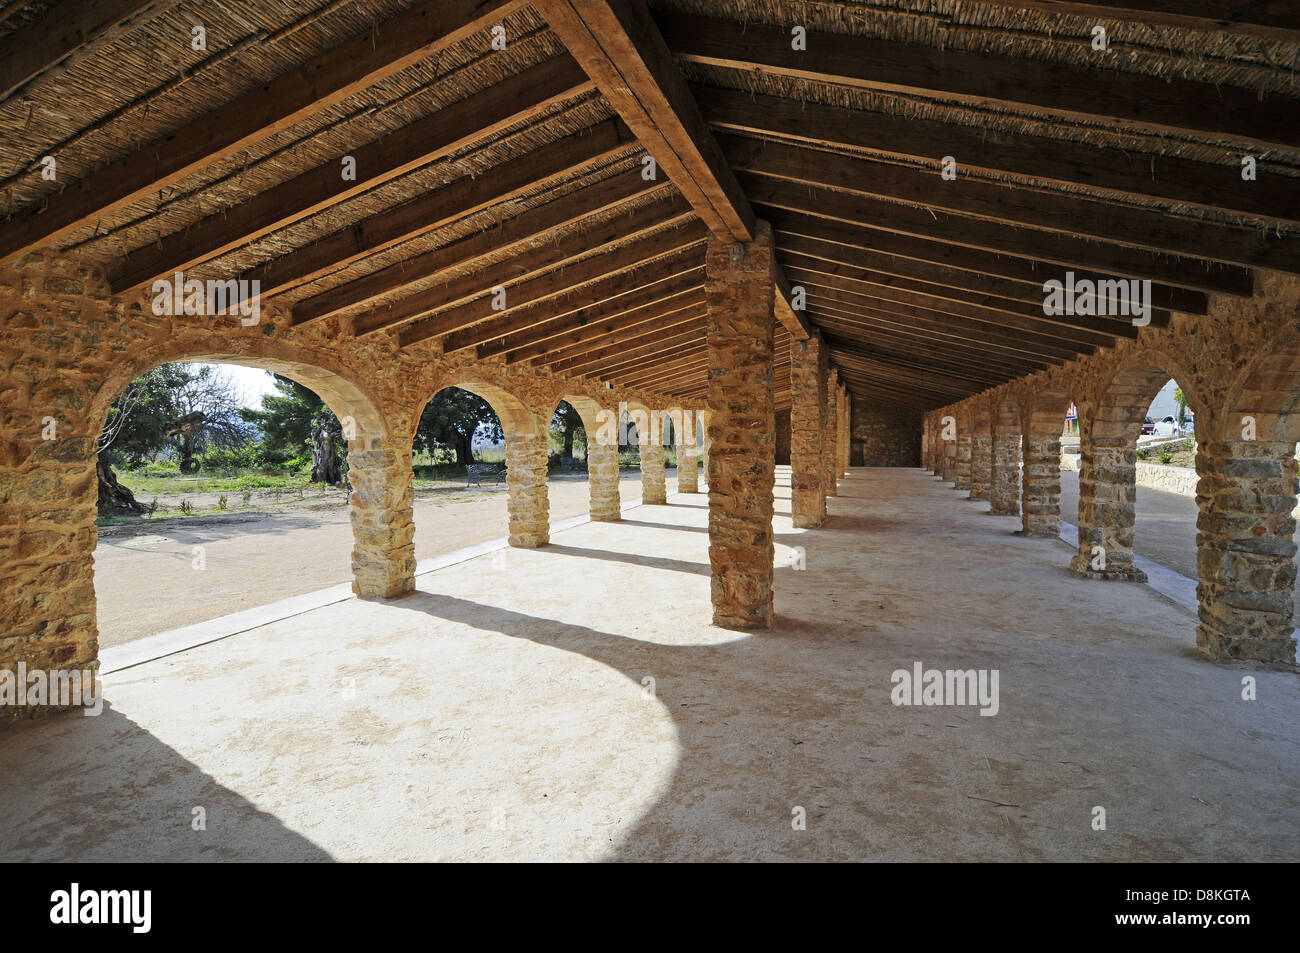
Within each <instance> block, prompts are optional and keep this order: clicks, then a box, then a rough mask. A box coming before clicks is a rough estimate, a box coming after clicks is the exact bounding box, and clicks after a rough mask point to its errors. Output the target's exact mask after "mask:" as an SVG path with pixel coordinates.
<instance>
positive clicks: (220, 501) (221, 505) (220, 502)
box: [217, 493, 229, 510]
mask: <svg viewBox="0 0 1300 953" xmlns="http://www.w3.org/2000/svg"><path fill="white" fill-rule="evenodd" d="M228 502H229V501H228V500H227V499H226V494H224V493H222V494H221V495H220V496H219V497H217V509H219V510H224V509H225V508H226V505H227V503H228Z"/></svg>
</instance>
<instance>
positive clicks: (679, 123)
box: [536, 0, 754, 241]
mask: <svg viewBox="0 0 1300 953" xmlns="http://www.w3.org/2000/svg"><path fill="white" fill-rule="evenodd" d="M536 5H537V7H538V9H539V10H540V12H541V13H542V16H544V17H545V18H546V22H547V23H549V24H550V26H551V29H552V30H553V31H554V32H555V33H556V35H557V36H559V38H560V40H561V41H562V42H563V43H564V45H565V47H566V48H567V49H568V50H569V52H570V53H571V54H572V55H573V57H574V58H575V59H576V60H577V61H578V62H579V63H580V64H582V66H583V68H584V69H586V71H587V73H588V75H589V76H590V77H591V78H592V79H593V80H594V81H595V83H596V85H597V87H599V89H600V91H601V94H602V95H603V96H604V97H605V99H606V100H607V101H608V102H609V104H610V105H611V106H613V107H614V110H615V111H616V112H617V113H618V114H619V116H621V117H622V119H623V121H624V122H626V123H627V124H628V127H629V128H631V129H632V131H633V132H635V133H636V135H637V138H638V139H639V140H640V141H641V143H642V145H644V146H645V149H646V151H647V152H648V153H649V154H650V155H651V156H653V157H654V159H655V162H656V163H657V164H658V165H659V166H661V167H662V168H663V169H664V171H665V172H667V173H668V177H669V178H670V179H671V180H672V181H673V182H674V183H675V184H676V185H677V187H678V188H679V189H680V190H681V192H682V194H683V195H685V196H686V199H687V201H689V202H690V203H691V206H692V207H693V208H694V209H695V211H696V213H697V214H698V215H699V216H700V219H701V220H702V221H703V222H704V223H705V225H707V226H708V228H709V230H710V231H712V232H713V233H714V235H716V236H717V237H719V238H722V239H727V240H731V241H751V240H752V239H753V237H754V213H753V211H752V210H751V209H750V208H749V203H748V202H747V201H746V199H745V195H744V193H743V192H742V191H741V189H740V186H739V185H738V184H737V183H736V180H735V177H734V176H733V175H732V174H731V170H730V169H728V168H727V163H726V161H725V160H724V159H723V157H722V154H721V152H720V151H719V150H718V147H717V144H716V143H715V142H714V141H713V137H712V135H711V133H710V132H709V128H708V125H707V124H706V123H705V121H704V117H703V116H702V115H701V114H700V111H699V107H698V106H697V105H696V104H695V99H694V97H693V96H692V95H691V92H690V89H689V87H688V86H687V84H686V79H685V78H684V77H683V76H682V73H681V69H680V68H679V67H678V65H677V63H676V62H675V61H674V59H673V56H672V53H671V52H670V51H669V49H668V46H667V44H665V43H664V40H663V37H662V36H660V34H659V29H658V28H657V27H656V26H655V22H654V20H653V19H651V17H650V12H649V11H648V10H647V9H646V6H645V4H644V2H643V0H538V2H537V4H536Z"/></svg>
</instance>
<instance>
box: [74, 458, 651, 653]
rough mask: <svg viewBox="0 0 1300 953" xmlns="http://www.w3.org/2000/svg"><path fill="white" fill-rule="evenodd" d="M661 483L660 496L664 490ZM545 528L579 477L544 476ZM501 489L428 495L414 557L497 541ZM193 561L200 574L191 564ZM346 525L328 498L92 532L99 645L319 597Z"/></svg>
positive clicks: (561, 514) (418, 517)
mask: <svg viewBox="0 0 1300 953" xmlns="http://www.w3.org/2000/svg"><path fill="white" fill-rule="evenodd" d="M674 483H675V481H673V480H672V478H671V471H670V483H669V491H670V492H671V491H672V489H673V488H674ZM620 492H621V495H622V498H623V501H624V502H625V503H627V502H630V501H633V500H639V499H640V498H641V475H640V474H639V473H637V472H632V473H629V474H627V475H625V476H624V477H623V481H622V485H621V487H620ZM548 493H549V497H550V505H551V520H552V521H556V520H562V519H566V518H568V517H571V516H580V515H582V514H584V513H586V512H587V511H588V502H589V495H588V493H589V491H588V487H587V478H586V475H585V474H584V475H582V476H554V477H552V478H551V480H550V483H549V486H548ZM506 525H507V524H506V492H505V488H504V487H501V488H490V489H484V490H482V491H479V490H475V491H473V494H472V498H470V499H466V498H465V495H464V494H463V493H455V494H451V495H450V496H447V495H433V496H429V497H425V498H423V499H417V500H416V502H415V558H416V559H417V560H419V559H427V558H429V557H431V556H437V555H440V554H442V553H448V552H451V551H452V550H456V549H461V548H463V547H466V546H473V545H474V544H476V543H482V542H486V541H488V540H490V539H495V538H497V537H500V536H505V535H506V532H507V529H506ZM195 547H202V550H201V556H202V564H203V568H202V570H201V571H200V570H199V569H198V568H197V567H196V565H195V563H196V561H198V559H199V555H200V551H198V550H196V549H195ZM351 561H352V526H351V524H350V522H349V519H348V510H347V505H346V504H345V503H344V502H343V501H342V498H341V496H340V497H339V498H338V499H333V498H330V499H328V500H323V501H317V502H312V501H311V498H310V496H308V501H307V502H306V503H302V504H295V505H293V506H291V507H288V508H286V509H284V510H282V511H280V512H276V513H270V514H267V513H242V514H241V513H235V514H231V515H229V516H213V517H206V516H203V517H191V518H188V519H181V520H166V521H159V522H157V523H149V524H144V525H134V526H129V527H128V526H119V527H110V528H105V529H101V530H100V537H99V545H98V546H97V548H96V549H95V591H96V594H97V595H98V598H99V643H100V646H101V647H105V648H106V647H108V646H112V645H121V644H123V643H125V642H130V641H132V640H133V639H139V638H143V637H144V636H147V635H154V634H156V633H158V632H166V631H167V630H169V629H175V628H179V627H181V626H185V625H191V624H193V623H195V622H203V621H205V620H207V619H214V618H216V617H218V616H223V615H228V614H230V613H232V612H239V611H240V610H242V609H252V608H254V607H256V606H260V605H265V604H266V603H268V602H275V601H277V600H279V599H287V598H289V597H290V596H296V595H302V594H303V593H307V592H313V591H315V590H317V589H324V588H326V587H327V586H333V585H336V584H338V583H343V582H347V581H348V580H349V579H350V578H351Z"/></svg>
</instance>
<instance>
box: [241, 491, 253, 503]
mask: <svg viewBox="0 0 1300 953" xmlns="http://www.w3.org/2000/svg"><path fill="white" fill-rule="evenodd" d="M252 498H253V491H252V490H245V491H244V496H243V501H244V505H245V506H247V505H248V501H249V500H251V499H252Z"/></svg>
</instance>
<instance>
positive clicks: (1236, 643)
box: [1196, 336, 1300, 667]
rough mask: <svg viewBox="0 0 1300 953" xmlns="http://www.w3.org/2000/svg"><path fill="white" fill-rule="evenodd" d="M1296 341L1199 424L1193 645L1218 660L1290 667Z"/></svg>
mask: <svg viewBox="0 0 1300 953" xmlns="http://www.w3.org/2000/svg"><path fill="white" fill-rule="evenodd" d="M1297 441H1300V336H1293V337H1291V338H1290V340H1289V341H1286V342H1284V343H1283V344H1282V346H1280V347H1276V348H1273V349H1272V350H1271V351H1270V352H1269V353H1268V354H1267V355H1265V356H1264V357H1262V358H1260V359H1259V360H1258V361H1257V362H1256V363H1255V364H1253V365H1252V366H1251V367H1249V368H1247V369H1246V371H1245V372H1244V373H1243V374H1242V376H1241V378H1240V379H1239V381H1238V382H1237V383H1236V384H1235V385H1234V386H1233V387H1232V389H1231V390H1230V391H1229V393H1228V399H1227V401H1226V403H1225V412H1224V414H1223V416H1222V418H1221V419H1219V420H1215V421H1211V422H1209V426H1206V427H1202V428H1199V430H1198V444H1197V455H1196V470H1197V473H1198V474H1199V476H1200V483H1199V485H1198V488H1197V500H1198V502H1199V504H1200V515H1199V520H1198V527H1199V530H1200V532H1199V533H1198V535H1197V565H1198V567H1199V568H1200V585H1199V586H1198V589H1197V596H1198V602H1199V614H1200V626H1199V627H1198V629H1197V633H1196V642H1197V647H1198V648H1199V650H1200V651H1201V653H1202V654H1204V655H1206V656H1207V657H1209V658H1211V659H1214V660H1216V661H1223V660H1229V659H1249V660H1252V661H1255V662H1259V663H1263V664H1267V665H1273V666H1280V667H1289V666H1292V665H1294V664H1295V662H1296V639H1295V634H1294V631H1295V630H1294V622H1295V595H1296V592H1295V590H1296V579H1297V565H1296V544H1295V539H1294V537H1295V518H1296V515H1297V513H1298V512H1300V509H1298V508H1297V506H1296V502H1297V499H1296V497H1297V488H1298V485H1297V464H1296V456H1297Z"/></svg>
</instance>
